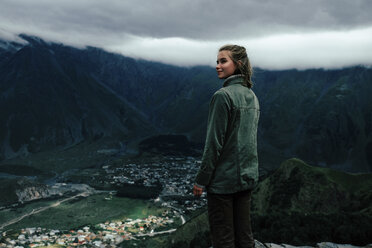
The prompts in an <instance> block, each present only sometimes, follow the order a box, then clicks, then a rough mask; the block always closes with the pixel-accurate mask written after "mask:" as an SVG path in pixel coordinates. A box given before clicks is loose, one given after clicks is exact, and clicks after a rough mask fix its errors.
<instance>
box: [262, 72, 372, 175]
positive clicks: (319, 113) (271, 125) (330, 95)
mask: <svg viewBox="0 0 372 248" xmlns="http://www.w3.org/2000/svg"><path fill="white" fill-rule="evenodd" d="M255 90H256V92H257V95H258V96H259V99H260V102H261V120H260V122H261V123H260V124H261V126H260V132H261V137H260V138H261V140H264V143H263V147H262V150H263V151H264V152H263V153H264V154H265V152H266V153H267V152H268V153H269V154H275V155H276V156H277V155H278V154H282V158H289V157H292V156H295V157H299V158H301V159H303V160H305V161H307V162H309V163H312V164H317V165H323V166H327V167H333V168H338V169H344V170H348V171H352V172H358V171H371V170H372V162H371V161H372V157H371V156H372V150H371V148H372V134H371V130H372V122H371V120H372V116H371V113H372V99H371V98H370V97H369V94H370V93H371V92H372V70H371V69H368V68H364V67H352V68H345V69H340V70H322V69H318V70H305V71H297V70H286V71H258V72H257V73H256V86H255ZM276 156H275V157H276ZM282 160H283V159H281V160H279V161H282Z"/></svg>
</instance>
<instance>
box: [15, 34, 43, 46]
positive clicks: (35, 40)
mask: <svg viewBox="0 0 372 248" xmlns="http://www.w3.org/2000/svg"><path fill="white" fill-rule="evenodd" d="M19 37H20V38H22V39H23V40H25V41H27V42H28V43H29V44H31V45H46V42H45V41H44V40H43V39H41V38H40V37H37V36H33V35H28V34H20V35H19Z"/></svg>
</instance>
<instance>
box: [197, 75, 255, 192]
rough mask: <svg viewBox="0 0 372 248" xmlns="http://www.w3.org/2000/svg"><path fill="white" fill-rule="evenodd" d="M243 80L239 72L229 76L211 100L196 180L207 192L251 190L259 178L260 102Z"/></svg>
mask: <svg viewBox="0 0 372 248" xmlns="http://www.w3.org/2000/svg"><path fill="white" fill-rule="evenodd" d="M243 81H244V80H243V77H242V76H241V75H233V76H230V77H229V78H227V79H226V80H225V82H224V84H223V88H221V89H219V90H218V91H216V92H215V93H214V95H213V97H212V100H211V102H210V106H209V115H208V126H207V137H206V142H205V146H204V153H203V158H202V163H201V167H200V169H199V172H198V174H197V176H196V179H195V182H196V184H199V185H203V186H206V190H207V192H210V193H216V194H230V193H235V192H239V191H243V190H247V189H252V188H253V187H254V185H255V184H256V183H257V180H258V158H257V125H258V119H259V103H258V100H257V97H256V95H255V94H254V93H253V91H252V90H251V89H249V88H248V87H246V86H243V85H242V83H243Z"/></svg>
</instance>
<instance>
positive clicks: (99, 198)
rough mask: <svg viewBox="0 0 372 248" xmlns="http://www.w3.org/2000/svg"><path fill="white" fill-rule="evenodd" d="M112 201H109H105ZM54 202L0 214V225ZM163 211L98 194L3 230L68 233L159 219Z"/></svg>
mask: <svg viewBox="0 0 372 248" xmlns="http://www.w3.org/2000/svg"><path fill="white" fill-rule="evenodd" d="M107 198H111V200H107ZM56 201H57V200H54V201H38V202H34V203H31V204H27V205H25V206H23V207H19V208H17V209H14V210H9V209H8V210H2V211H0V223H1V224H3V223H5V222H7V221H9V220H11V219H14V218H17V217H19V216H22V215H24V214H26V213H30V212H31V211H32V209H37V208H40V207H45V206H48V205H52V204H53V203H55V202H56ZM163 210H164V209H163V208H160V207H157V206H155V205H154V204H153V203H151V202H149V201H144V200H138V199H130V198H121V197H115V196H113V197H111V195H109V193H100V194H95V195H91V196H88V197H86V198H84V197H79V198H75V199H72V200H70V201H66V202H63V203H61V204H60V205H59V206H56V207H51V208H48V209H46V210H45V211H42V212H40V213H37V214H34V215H31V216H28V217H25V218H24V219H22V220H21V221H19V222H17V223H14V224H12V225H9V226H7V227H5V228H4V230H3V231H5V230H10V229H13V230H18V229H22V228H26V227H42V228H48V229H58V230H69V229H75V228H78V227H81V226H84V225H94V224H98V223H103V222H105V221H112V220H123V219H125V218H131V219H137V218H144V217H147V216H148V215H160V214H161V213H162V212H163Z"/></svg>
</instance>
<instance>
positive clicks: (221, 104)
mask: <svg viewBox="0 0 372 248" xmlns="http://www.w3.org/2000/svg"><path fill="white" fill-rule="evenodd" d="M230 107H231V104H230V101H229V98H228V96H227V93H225V92H224V91H223V90H219V91H217V92H216V93H215V94H214V95H213V97H212V100H211V102H210V105H209V114H208V125H207V137H206V141H205V146H204V152H203V158H202V162H201V167H200V169H199V172H198V174H197V175H196V179H195V182H196V183H197V184H200V185H204V186H208V185H209V183H210V181H211V178H212V175H213V173H214V170H215V166H216V164H217V162H218V159H219V157H220V154H221V149H222V147H223V145H224V141H225V134H226V130H227V125H228V121H229V115H230Z"/></svg>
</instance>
